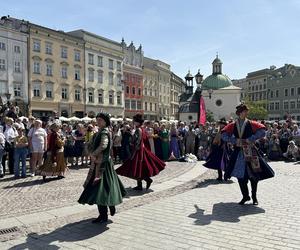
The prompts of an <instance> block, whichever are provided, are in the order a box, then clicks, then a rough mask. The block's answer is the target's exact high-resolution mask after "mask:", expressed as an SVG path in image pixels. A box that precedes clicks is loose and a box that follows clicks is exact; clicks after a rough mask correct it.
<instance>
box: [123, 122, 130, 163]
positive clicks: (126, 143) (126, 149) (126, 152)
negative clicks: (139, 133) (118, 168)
mask: <svg viewBox="0 0 300 250" xmlns="http://www.w3.org/2000/svg"><path fill="white" fill-rule="evenodd" d="M131 142H132V134H131V132H130V126H129V125H128V124H126V125H125V126H124V127H123V131H122V141H121V160H122V161H123V162H124V161H126V160H127V159H129V158H130V156H131V151H132V150H131Z"/></svg>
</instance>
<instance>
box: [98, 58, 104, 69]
mask: <svg viewBox="0 0 300 250" xmlns="http://www.w3.org/2000/svg"><path fill="white" fill-rule="evenodd" d="M98 67H103V57H102V56H98Z"/></svg>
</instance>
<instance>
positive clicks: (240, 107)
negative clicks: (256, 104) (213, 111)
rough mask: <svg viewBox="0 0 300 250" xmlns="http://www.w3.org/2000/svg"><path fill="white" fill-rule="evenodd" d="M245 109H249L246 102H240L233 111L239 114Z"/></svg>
mask: <svg viewBox="0 0 300 250" xmlns="http://www.w3.org/2000/svg"><path fill="white" fill-rule="evenodd" d="M245 110H249V108H248V107H247V105H246V104H244V103H241V104H240V105H239V106H236V111H235V113H236V114H237V115H240V114H241V113H242V112H243V111H245Z"/></svg>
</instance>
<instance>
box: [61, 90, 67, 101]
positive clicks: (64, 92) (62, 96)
mask: <svg viewBox="0 0 300 250" xmlns="http://www.w3.org/2000/svg"><path fill="white" fill-rule="evenodd" d="M61 99H64V100H67V99H68V89H67V88H66V87H62V88H61Z"/></svg>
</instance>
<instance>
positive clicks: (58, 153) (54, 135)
mask: <svg viewBox="0 0 300 250" xmlns="http://www.w3.org/2000/svg"><path fill="white" fill-rule="evenodd" d="M50 129H51V132H50V135H49V140H48V147H47V157H46V160H45V161H44V164H43V165H42V166H41V167H40V168H39V170H38V173H39V174H40V175H42V176H43V180H44V181H45V180H46V176H58V178H60V179H61V178H64V174H65V172H66V170H67V165H66V162H65V158H64V140H63V139H62V136H61V135H60V134H59V133H58V131H59V125H58V124H57V123H53V124H52V125H51V126H50Z"/></svg>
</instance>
